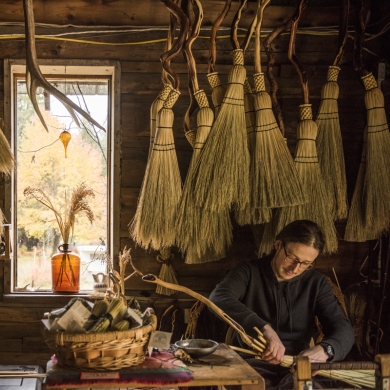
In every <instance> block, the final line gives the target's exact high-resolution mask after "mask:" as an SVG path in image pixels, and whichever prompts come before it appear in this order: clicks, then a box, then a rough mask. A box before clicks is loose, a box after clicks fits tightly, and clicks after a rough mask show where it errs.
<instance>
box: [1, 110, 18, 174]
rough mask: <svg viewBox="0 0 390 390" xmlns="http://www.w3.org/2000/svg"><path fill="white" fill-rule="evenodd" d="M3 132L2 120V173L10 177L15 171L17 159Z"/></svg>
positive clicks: (2, 122)
mask: <svg viewBox="0 0 390 390" xmlns="http://www.w3.org/2000/svg"><path fill="white" fill-rule="evenodd" d="M3 131H4V120H3V119H2V118H0V172H2V173H5V174H6V175H10V174H11V172H12V170H13V169H14V165H15V159H14V155H13V153H12V150H11V147H10V146H9V143H8V141H7V138H5V135H4V133H3Z"/></svg>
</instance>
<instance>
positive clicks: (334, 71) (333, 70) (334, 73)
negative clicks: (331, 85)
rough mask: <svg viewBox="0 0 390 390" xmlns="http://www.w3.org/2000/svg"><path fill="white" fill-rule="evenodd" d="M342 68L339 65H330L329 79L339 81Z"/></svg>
mask: <svg viewBox="0 0 390 390" xmlns="http://www.w3.org/2000/svg"><path fill="white" fill-rule="evenodd" d="M339 72H340V68H339V67H338V66H329V69H328V81H337V78H338V77H339Z"/></svg>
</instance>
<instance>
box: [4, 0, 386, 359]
mask: <svg viewBox="0 0 390 390" xmlns="http://www.w3.org/2000/svg"><path fill="white" fill-rule="evenodd" d="M34 3H35V18H36V23H53V24H58V25H65V24H72V25H80V26H92V27H93V29H95V30H98V29H105V27H99V26H127V25H132V26H162V27H165V26H167V24H168V13H167V11H166V9H165V7H164V6H163V5H162V4H161V3H159V2H155V1H152V0H149V1H143V2H137V6H135V7H129V6H128V1H126V0H112V1H103V2H100V1H99V2H98V1H93V2H86V1H82V0H78V1H76V0H72V1H64V0H62V1H61V2H55V3H54V2H46V1H44V0H36V1H35V2H34ZM92 3H93V4H92ZM131 3H135V2H131ZM133 5H134V4H133ZM222 5H223V2H222V1H220V0H218V1H208V0H205V1H204V7H205V10H204V13H205V22H204V24H203V25H204V26H210V25H211V23H212V21H213V20H214V19H215V17H216V14H217V13H218V12H219V10H220V9H222ZM253 5H254V4H251V5H250V7H249V10H248V11H247V15H252V16H253V10H254V7H253ZM53 7H54V8H53ZM234 7H236V5H233V10H232V11H231V13H230V14H229V17H228V20H227V21H226V22H225V26H229V25H230V21H231V19H232V15H233V13H234ZM292 12H293V8H292V7H270V8H269V9H267V10H266V14H265V20H264V28H270V27H275V26H276V25H279V24H282V23H284V21H285V20H287V19H288V18H289V17H290V16H291V15H292ZM248 20H251V17H250V16H249V17H248V18H245V19H243V23H242V26H243V27H247V26H248ZM1 21H3V22H15V23H16V22H19V23H23V9H22V2H21V0H13V1H8V2H7V4H3V5H2V12H1V15H0V22H1ZM337 21H338V18H337V10H335V9H329V8H325V9H322V8H310V7H309V9H308V11H307V13H306V14H305V16H304V18H303V20H302V25H303V26H325V25H334V24H337ZM240 26H241V25H240ZM72 29H73V30H75V28H74V27H67V28H65V27H64V28H63V29H58V28H57V29H55V30H54V29H53V28H50V27H47V28H46V29H42V28H38V27H37V34H39V33H42V34H43V31H45V34H47V35H49V33H53V31H56V32H57V33H58V32H59V31H73V30H72ZM0 33H1V34H11V33H12V34H18V33H23V30H22V26H21V25H17V24H16V25H14V26H8V27H4V26H1V27H0ZM208 34H209V30H205V31H202V33H201V35H202V36H207V35H208ZM165 36H166V32H158V31H157V30H156V31H146V32H137V33H128V34H121V35H118V36H117V37H116V38H115V42H129V41H132V42H139V41H143V42H144V41H149V40H156V39H159V38H165ZM387 37H388V36H387ZM77 38H79V39H80V36H79V35H78V36H77ZM85 39H88V36H86V38H85ZM108 39H111V38H105V37H104V36H103V37H102V38H101V40H102V41H107V40H108ZM381 42H389V40H388V39H386V37H384V38H381V40H380V41H379V39H378V41H373V42H371V43H370V48H371V49H372V51H375V52H376V53H378V54H379V57H380V58H386V57H385V54H384V53H385V51H383V49H384V48H386V45H388V43H386V44H385V43H383V44H382V43H381ZM336 45H337V37H336V36H316V35H299V36H298V37H297V42H296V53H297V55H298V57H299V58H300V60H301V62H302V63H303V64H304V67H305V69H306V71H307V74H308V79H309V90H310V102H311V103H312V104H313V113H316V112H317V109H318V106H319V101H320V91H321V87H322V85H323V83H324V82H325V81H326V73H327V68H328V65H330V64H331V62H332V60H333V57H334V55H335V48H336ZM287 46H288V35H283V36H281V37H279V38H278V39H277V40H276V41H275V43H274V45H273V49H274V51H275V56H276V67H275V76H276V77H277V81H278V83H279V88H280V90H279V101H280V104H281V107H282V112H283V117H284V122H285V125H286V134H285V136H286V137H287V139H288V145H289V147H290V149H291V152H293V151H294V148H295V138H296V136H295V131H296V127H297V124H298V106H299V104H301V103H302V90H301V85H300V82H299V79H298V77H297V74H296V73H295V70H294V68H293V66H292V65H291V64H290V63H289V61H288V59H287ZM217 47H218V50H217V65H216V70H217V71H218V72H219V73H220V75H221V79H222V81H223V82H224V83H226V81H227V74H228V72H229V70H230V66H231V63H232V60H231V46H230V42H229V40H228V39H219V40H218V45H217ZM193 49H194V56H195V59H196V61H197V64H198V73H199V84H200V86H201V88H204V89H205V90H206V92H207V93H210V91H211V89H210V87H209V86H208V83H207V79H206V73H207V58H208V40H207V39H205V38H199V39H198V40H197V41H196V42H195V44H194V45H193ZM163 51H164V42H156V43H149V44H143V45H133V46H114V45H110V44H107V45H99V46H96V45H91V44H84V43H80V42H71V41H67V40H49V39H37V52H38V57H39V58H41V59H59V60H61V59H85V60H90V59H97V60H99V59H105V60H107V59H113V60H119V61H120V62H121V101H120V109H121V127H120V133H121V172H120V177H121V179H120V180H121V181H120V199H121V205H120V213H121V218H120V246H121V249H123V248H124V247H125V246H127V247H131V248H133V249H132V252H131V253H132V257H133V261H134V263H135V264H136V266H137V267H138V268H139V269H140V270H141V271H142V272H144V273H153V274H158V273H159V269H160V264H159V263H158V262H157V261H156V255H157V253H155V252H146V251H144V250H142V249H139V248H134V243H133V242H132V241H131V240H130V239H129V234H128V228H127V225H128V223H129V222H130V220H131V218H132V217H133V215H134V212H135V208H136V204H137V198H138V194H139V190H140V186H141V183H142V179H143V175H144V171H145V167H146V161H147V154H148V148H149V108H150V105H151V103H152V101H153V100H154V99H155V97H156V96H157V94H158V92H159V91H160V89H161V64H160V61H159V56H160V54H161V53H162V52H163ZM387 53H388V52H387ZM352 54H353V42H352V40H351V39H349V40H348V42H347V45H346V53H345V56H344V58H343V61H342V63H341V73H340V76H339V85H340V98H339V110H340V121H341V128H342V136H343V142H344V152H345V158H346V170H347V178H348V195H349V199H351V197H352V193H353V189H354V184H355V180H356V177H357V172H358V167H359V162H360V155H361V150H362V134H363V128H364V125H365V106H364V99H363V96H364V88H363V86H362V84H361V83H360V81H359V79H358V77H357V75H356V72H355V71H354V69H353V63H352ZM387 55H388V54H387ZM5 58H15V59H16V58H18V59H22V58H25V45H24V39H23V38H19V39H15V38H13V39H2V40H0V59H5ZM387 59H389V58H387ZM365 60H366V64H367V65H368V67H372V70H373V71H374V74H375V72H376V68H375V66H376V65H377V58H376V57H374V56H370V55H368V54H366V57H365ZM262 63H263V64H266V57H265V55H264V53H262ZM246 65H247V71H248V75H252V74H253V45H252V46H250V49H249V50H248V53H247V55H246ZM172 67H173V69H174V70H175V71H176V72H178V73H179V76H180V79H181V82H182V84H181V85H182V88H181V92H182V94H181V96H180V98H179V101H178V103H176V105H175V107H174V111H175V123H174V134H175V142H176V150H177V155H178V160H179V164H180V170H181V175H182V178H183V181H184V179H185V175H186V170H187V168H188V164H189V161H190V158H191V152H192V150H191V147H190V145H189V143H188V141H187V140H186V138H185V136H184V131H183V127H182V121H183V116H184V113H185V111H186V108H187V104H188V101H189V99H188V92H187V90H186V85H187V77H186V76H187V75H186V71H187V68H186V65H185V63H184V62H183V59H182V58H181V56H180V57H179V58H176V59H175V60H174V61H173V63H172ZM3 74H4V68H3V62H2V61H0V116H2V115H3V100H4V83H3V79H4V77H3ZM387 77H389V75H387ZM388 81H389V80H386V81H385V83H384V85H385V86H386V88H387V89H386V90H385V91H387V92H385V94H386V97H387V100H386V104H387V112H388V113H389V109H388V108H389V100H390V96H389V95H390V88H389V82H388ZM6 180H8V179H7V178H5V177H2V181H1V182H0V205H1V207H3V206H4V184H5V181H6ZM344 227H345V222H343V221H341V222H338V223H337V230H338V233H339V237H340V241H339V251H338V253H337V254H335V255H333V256H331V257H322V258H320V259H319V260H318V262H317V267H318V268H319V269H320V270H321V271H323V272H324V273H326V274H327V275H328V276H330V277H331V278H332V279H333V280H334V277H333V272H332V268H334V269H335V272H336V274H337V276H338V279H339V281H340V284H341V288H342V289H346V288H348V287H349V286H351V285H352V284H354V283H356V282H360V281H362V280H363V279H362V276H361V275H360V274H359V268H360V267H361V265H362V263H363V261H364V258H365V257H366V255H367V251H368V243H349V242H345V241H343V240H342V237H343V235H344ZM254 231H256V230H255V229H254V230H253V229H251V228H250V227H238V226H235V229H234V242H233V245H232V247H231V249H230V251H229V254H228V256H227V258H226V259H223V260H220V261H218V262H213V263H207V264H203V265H187V264H185V263H184V260H183V259H182V258H181V255H180V254H179V253H177V251H176V252H175V258H174V260H173V267H174V269H175V271H176V274H177V278H178V280H179V283H180V284H181V285H183V286H186V287H189V288H191V289H193V290H196V291H197V292H200V293H202V294H204V295H206V296H207V295H208V294H209V293H210V291H211V290H212V289H213V287H214V286H215V285H216V284H217V283H218V282H219V281H220V280H221V279H222V278H223V277H224V275H225V274H226V272H227V271H228V270H229V269H230V268H231V267H232V265H234V264H235V263H236V262H239V261H241V260H244V259H248V258H251V257H254V256H255V252H256V241H257V239H258V238H257V237H255V235H254V233H253V232H254ZM8 285H9V262H0V295H1V296H2V299H1V302H0V329H1V331H0V364H31V363H34V364H35V363H38V364H40V365H42V366H45V364H46V362H47V360H48V359H49V357H50V353H49V351H48V349H47V347H46V345H45V343H44V342H43V340H42V337H41V333H40V330H41V325H40V319H41V318H42V316H43V313H44V312H46V311H49V310H51V309H53V308H56V307H61V306H63V305H64V304H65V303H67V302H68V300H69V297H63V296H62V297H61V296H53V295H51V294H46V295H43V294H42V295H33V296H26V295H17V294H3V292H4V291H6V290H7V288H5V287H7V286H8ZM126 288H127V294H128V295H129V296H135V297H137V298H138V299H139V301H140V302H141V304H142V305H143V306H144V307H146V306H152V307H154V308H155V309H156V311H157V313H158V314H159V315H161V313H162V311H163V310H164V309H165V308H167V307H168V306H169V305H170V304H171V303H175V304H177V305H178V306H179V307H180V308H189V307H191V306H192V304H193V300H191V299H190V297H188V296H184V295H183V294H175V295H173V296H171V297H165V296H162V295H158V294H156V293H155V288H154V285H152V284H148V283H145V282H142V281H141V279H139V278H137V277H134V278H131V279H130V280H129V281H128V283H127V285H126ZM205 316H207V313H206V314H205ZM207 321H209V323H210V324H211V323H212V322H213V320H212V317H209V318H208V319H207ZM211 325H212V324H211ZM211 325H210V326H209V328H207V326H206V327H205V328H204V332H203V334H202V335H201V336H204V335H206V336H207V335H210V333H208V334H207V331H209V332H210V331H211V328H212V326H211ZM217 328H218V326H217ZM212 337H215V338H217V336H216V333H214V334H213V335H212ZM220 337H221V336H220ZM383 352H386V351H383ZM387 352H389V351H387Z"/></svg>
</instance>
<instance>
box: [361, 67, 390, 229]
mask: <svg viewBox="0 0 390 390" xmlns="http://www.w3.org/2000/svg"><path fill="white" fill-rule="evenodd" d="M362 79H363V82H364V84H365V87H366V94H365V97H364V100H365V104H366V109H367V163H366V175H365V179H364V186H363V211H364V221H365V223H366V225H367V229H369V230H371V231H372V232H373V234H376V235H378V236H379V235H380V234H381V233H383V232H387V231H389V228H390V213H389V210H390V170H389V169H387V168H388V167H389V166H390V133H389V126H388V124H387V119H386V112H385V109H384V97H383V93H382V91H381V90H380V89H379V88H378V87H377V84H376V80H375V78H374V76H373V75H372V73H370V74H368V75H367V76H365V77H363V78H362Z"/></svg>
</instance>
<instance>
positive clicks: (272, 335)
mask: <svg viewBox="0 0 390 390" xmlns="http://www.w3.org/2000/svg"><path fill="white" fill-rule="evenodd" d="M323 248H324V239H323V235H322V232H321V230H320V229H319V227H318V226H317V225H316V224H315V223H314V222H312V221H308V220H297V221H294V222H292V223H290V224H288V225H287V226H286V227H285V228H284V229H283V230H282V231H281V232H280V233H279V234H278V235H277V236H276V242H275V251H274V253H272V254H271V255H268V256H266V257H264V258H262V259H255V260H251V261H243V262H241V263H239V264H237V265H236V266H235V267H234V268H233V269H232V270H231V271H230V272H229V274H228V275H227V277H226V278H225V279H224V280H223V281H222V282H221V283H219V284H218V285H217V286H216V288H215V289H214V291H213V292H212V293H211V295H210V300H211V301H212V302H214V303H215V304H216V305H217V306H218V307H219V308H221V309H222V310H223V311H224V312H225V313H226V314H228V315H229V316H230V317H232V318H233V319H234V320H235V321H237V322H238V323H239V324H240V325H241V326H242V327H243V328H244V329H245V332H246V333H248V334H249V335H251V336H253V337H257V333H256V332H255V331H254V327H257V328H258V329H260V330H261V331H262V332H263V334H264V338H265V339H266V341H267V349H266V350H265V351H264V352H263V354H262V355H261V359H262V360H256V359H253V358H252V359H250V358H248V359H247V361H248V363H249V364H251V365H252V366H253V367H254V368H256V369H257V371H258V372H259V373H260V374H261V375H262V376H263V377H264V378H265V380H266V384H267V389H282V388H283V389H288V388H292V377H291V375H289V369H286V368H284V367H281V366H279V363H281V362H282V360H283V357H284V355H285V354H286V355H298V354H302V355H305V356H308V357H309V359H310V360H311V361H313V362H325V361H330V360H333V361H335V360H342V359H344V358H345V356H346V355H347V353H348V352H349V351H350V349H351V348H352V346H353V343H354V331H353V329H352V327H351V324H350V322H349V320H348V319H347V318H346V316H345V315H344V313H343V312H342V311H341V309H340V307H339V305H338V302H337V300H336V298H335V296H334V294H333V292H332V288H331V286H330V284H329V282H328V281H327V280H326V278H325V276H324V275H323V274H322V273H320V272H318V271H316V270H314V269H313V265H314V264H313V263H314V261H315V260H316V258H317V256H318V255H319V254H320V253H321V252H322V250H323ZM315 316H317V317H318V320H319V322H320V324H321V327H322V331H323V333H324V335H325V337H324V339H323V342H321V343H320V344H318V345H316V346H314V347H311V348H309V343H310V340H311V337H312V336H313V334H314V330H315ZM232 344H233V345H236V346H239V347H242V348H248V346H247V345H246V344H244V343H243V342H242V340H241V339H240V337H239V336H238V335H237V333H235V334H234V335H233V338H232Z"/></svg>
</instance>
